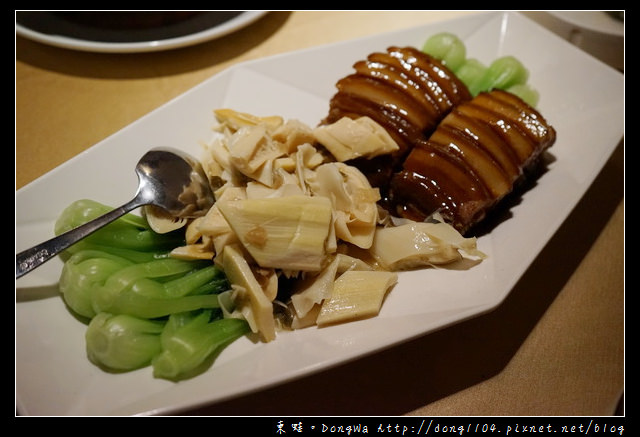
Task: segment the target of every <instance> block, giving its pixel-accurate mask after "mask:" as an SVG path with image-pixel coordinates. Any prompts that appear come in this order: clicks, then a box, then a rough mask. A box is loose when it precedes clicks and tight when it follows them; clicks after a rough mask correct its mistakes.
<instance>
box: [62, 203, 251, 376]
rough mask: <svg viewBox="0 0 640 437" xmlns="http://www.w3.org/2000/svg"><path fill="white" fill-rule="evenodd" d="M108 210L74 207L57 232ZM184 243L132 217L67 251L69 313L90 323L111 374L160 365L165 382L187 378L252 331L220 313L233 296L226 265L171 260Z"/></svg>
mask: <svg viewBox="0 0 640 437" xmlns="http://www.w3.org/2000/svg"><path fill="white" fill-rule="evenodd" d="M109 210H110V208H109V207H107V206H105V205H102V204H100V203H97V202H94V201H91V200H80V201H77V202H74V203H73V204H71V205H70V206H69V207H67V208H66V209H65V210H64V211H63V213H62V214H61V215H60V217H59V218H58V220H57V222H56V226H55V232H56V234H60V233H62V232H65V231H66V230H68V229H71V228H74V227H76V226H79V225H81V224H83V223H85V222H87V221H89V220H91V219H93V218H95V217H97V216H99V215H102V214H104V213H105V212H107V211H109ZM183 244H185V237H184V230H178V231H174V232H171V233H169V234H157V233H155V232H154V231H153V230H152V229H151V228H150V227H149V226H148V224H147V222H146V220H145V219H144V218H143V217H138V216H135V215H132V214H128V215H125V216H123V217H121V218H119V219H117V220H115V221H114V222H112V223H110V224H109V225H107V226H106V227H104V228H102V229H100V230H98V231H96V232H95V233H94V234H92V235H91V236H89V237H88V238H86V239H85V240H83V241H81V242H79V243H78V244H76V245H74V246H72V247H71V248H69V249H67V251H66V253H65V258H66V261H65V263H64V266H63V268H62V273H61V275H60V281H59V289H60V292H61V295H62V297H63V299H64V301H65V303H66V304H67V306H68V308H69V309H70V310H71V311H73V312H74V313H75V314H77V315H78V316H80V317H81V318H84V319H86V320H87V324H88V326H87V331H86V334H85V341H86V348H87V356H88V358H89V360H90V361H91V362H92V363H94V364H96V365H98V366H100V367H101V368H103V369H107V370H111V371H130V370H134V369H139V368H142V367H146V366H150V365H152V364H153V368H154V375H155V376H156V377H158V378H167V379H180V378H186V377H189V375H194V374H195V373H194V372H196V369H204V368H205V364H206V363H207V362H210V359H211V358H212V357H213V355H214V354H215V353H217V352H219V351H220V350H222V348H224V347H225V346H227V345H228V344H229V343H231V342H232V341H234V340H236V339H237V338H239V337H241V336H242V335H244V334H246V333H248V332H249V325H248V323H247V322H246V321H245V320H240V319H226V318H225V317H226V315H225V313H224V312H223V311H222V309H220V301H219V295H220V294H221V293H223V292H226V291H228V290H230V285H229V282H228V280H227V277H226V275H225V274H224V272H223V271H222V269H221V268H220V267H218V266H216V265H214V264H213V262H212V261H208V260H184V259H178V258H173V257H171V256H170V251H171V250H172V249H173V248H175V247H178V246H180V245H183Z"/></svg>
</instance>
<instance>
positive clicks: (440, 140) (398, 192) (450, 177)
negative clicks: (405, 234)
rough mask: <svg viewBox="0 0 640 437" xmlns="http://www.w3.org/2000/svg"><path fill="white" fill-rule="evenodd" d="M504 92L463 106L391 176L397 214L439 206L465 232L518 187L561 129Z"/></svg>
mask: <svg viewBox="0 0 640 437" xmlns="http://www.w3.org/2000/svg"><path fill="white" fill-rule="evenodd" d="M494 94H500V97H495V96H494ZM503 94H505V92H504V91H492V92H489V93H481V94H480V95H479V96H477V97H476V98H474V99H473V100H471V101H469V102H465V103H463V104H461V105H458V106H457V107H456V108H455V109H454V110H453V111H452V112H451V113H450V114H449V115H447V117H446V118H445V119H444V120H443V121H442V123H440V125H439V126H438V128H437V129H436V130H435V132H434V133H433V134H432V135H431V137H430V139H429V140H428V141H426V142H424V143H420V144H418V145H416V146H415V147H414V148H413V149H412V151H411V153H410V154H409V155H408V157H407V159H406V161H405V162H404V164H403V168H402V170H401V171H400V172H398V173H396V174H395V175H394V176H393V177H392V179H391V186H390V189H389V198H390V201H389V204H390V205H392V212H393V213H396V214H400V215H403V216H405V217H407V218H413V219H416V218H417V215H418V214H420V215H421V216H424V217H428V216H429V215H430V214H432V213H434V212H436V211H439V212H440V213H441V214H442V215H443V217H445V219H446V220H447V221H448V222H450V223H451V224H452V225H453V226H454V227H456V229H458V230H459V231H460V232H461V233H465V232H467V231H468V230H469V229H470V228H471V227H472V226H473V225H474V224H476V223H477V222H478V221H480V220H482V218H484V217H485V215H486V213H487V212H488V211H489V210H490V209H491V208H493V207H494V206H495V205H496V204H497V203H498V202H499V201H500V200H502V199H503V198H504V197H505V196H506V195H507V194H509V193H510V192H511V191H512V190H513V187H514V184H515V183H516V181H517V180H518V179H519V178H520V177H521V176H522V174H523V173H524V171H525V170H526V169H527V168H528V166H530V165H531V164H532V163H533V162H535V158H536V157H537V156H539V155H540V153H542V152H543V151H544V150H545V149H547V148H548V147H550V146H551V145H552V144H553V142H554V141H555V137H556V134H555V130H554V129H553V127H551V126H550V125H548V124H547V122H546V121H545V120H544V118H543V117H542V116H541V115H540V114H539V113H538V112H537V111H536V110H535V109H533V108H531V107H530V106H528V105H527V104H526V103H524V102H523V101H519V99H518V98H512V97H511V96H507V97H504V96H503ZM514 97H515V96H514ZM509 149H511V150H512V152H511V153H509V152H508V150H509ZM425 151H428V153H426V152H425ZM436 151H437V153H436ZM525 152H526V153H525ZM451 157H456V159H451ZM494 157H498V158H494ZM447 158H448V159H447ZM507 169H508V170H507ZM417 175H420V177H418V176H417ZM425 181H428V183H427V182H425ZM433 186H437V187H438V189H439V192H438V193H437V195H436V194H434V190H433V188H432V187H433ZM429 197H431V199H429ZM444 198H448V199H453V200H452V201H451V202H443V201H442V199H444ZM417 211H419V213H417Z"/></svg>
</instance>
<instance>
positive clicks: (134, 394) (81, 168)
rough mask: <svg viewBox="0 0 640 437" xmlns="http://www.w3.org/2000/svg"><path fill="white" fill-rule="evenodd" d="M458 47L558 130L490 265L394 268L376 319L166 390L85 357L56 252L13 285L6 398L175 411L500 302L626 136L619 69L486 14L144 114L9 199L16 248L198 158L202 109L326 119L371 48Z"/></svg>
mask: <svg viewBox="0 0 640 437" xmlns="http://www.w3.org/2000/svg"><path fill="white" fill-rule="evenodd" d="M445 30H446V31H450V32H454V33H456V34H458V35H459V36H460V37H461V38H463V39H464V40H465V41H466V44H467V47H468V53H469V54H470V55H472V56H474V57H477V58H479V59H480V60H481V61H484V62H486V63H488V62H490V61H491V60H492V59H494V58H495V57H497V56H500V55H503V54H515V55H517V56H518V58H520V59H521V60H522V62H524V64H525V65H527V66H528V67H529V69H530V73H531V75H530V82H531V83H532V84H534V85H535V86H536V87H537V89H538V90H539V91H540V94H541V100H540V104H539V109H540V111H541V112H542V113H543V114H544V116H545V117H546V118H547V120H548V121H549V122H550V123H551V124H553V126H554V127H555V128H556V130H557V132H558V140H557V142H556V144H555V145H554V146H553V148H552V149H551V154H552V155H553V156H554V157H555V161H554V162H552V163H551V164H550V166H549V170H548V172H546V173H545V174H544V175H542V177H541V178H540V179H539V180H538V181H537V183H536V185H535V187H533V188H532V189H530V190H529V191H527V192H526V193H525V194H524V195H523V198H522V201H521V202H519V203H518V204H517V205H515V206H513V207H512V208H511V210H510V217H509V218H508V219H507V220H506V221H503V222H502V223H500V224H499V225H498V226H497V227H495V228H494V229H493V230H492V231H491V232H490V233H488V234H486V235H483V236H481V237H480V238H479V241H478V245H479V248H480V249H481V250H483V251H485V252H486V253H487V254H488V255H489V257H488V259H486V260H485V261H484V262H482V263H481V264H480V265H478V266H476V267H474V268H472V269H470V270H467V271H448V270H435V269H428V270H422V271H417V272H407V273H402V274H401V275H400V277H399V283H398V285H397V287H396V288H395V289H394V290H393V291H392V292H391V293H390V294H389V296H388V298H387V300H386V301H385V303H384V306H383V308H382V311H381V313H380V315H379V316H378V317H375V318H372V319H369V320H364V321H359V322H354V323H348V324H344V325H341V326H334V327H329V328H323V329H317V328H310V329H306V330H300V331H296V332H286V333H281V334H280V335H279V336H278V338H277V340H276V341H274V342H271V343H268V344H252V343H251V342H250V341H249V340H248V339H245V338H242V339H240V340H239V341H237V342H235V343H233V344H232V345H231V346H229V347H228V348H227V349H226V350H225V351H224V352H223V353H222V354H221V355H220V356H219V357H218V358H217V360H216V361H215V363H214V364H213V366H212V368H211V369H210V370H209V371H208V372H206V373H205V374H202V375H200V376H198V377H196V378H194V379H192V380H188V381H184V382H181V383H179V384H174V383H171V382H168V381H164V380H158V379H154V378H153V377H152V374H151V369H150V368H146V369H142V370H139V371H135V372H131V373H126V374H118V375H114V374H108V373H104V372H102V371H101V370H99V369H98V368H97V367H95V366H93V365H92V364H90V363H89V361H88V360H87V358H86V356H85V350H84V347H85V344H84V337H83V336H84V333H85V326H84V325H83V324H81V323H80V322H79V321H78V320H76V319H74V318H73V317H72V316H71V315H70V314H69V312H68V311H67V310H66V309H65V306H64V304H63V302H62V299H61V298H60V297H59V296H58V295H57V294H56V293H57V291H56V290H57V288H56V283H57V280H58V277H59V274H60V269H61V265H62V264H61V262H60V261H59V260H58V259H54V260H52V261H50V262H49V263H47V264H45V265H44V266H42V267H41V268H39V269H37V270H35V271H34V272H32V273H30V274H29V275H26V276H25V277H23V278H21V279H20V280H19V281H18V282H17V283H16V288H17V290H16V292H17V296H18V299H17V300H18V301H17V304H16V401H17V407H18V410H19V411H20V413H22V414H25V415H131V414H161V413H162V414H170V413H172V412H177V411H180V410H183V409H187V408H191V407H196V406H198V405H202V404H205V403H209V402H216V401H221V400H223V399H228V398H230V397H234V396H238V395H241V394H245V393H247V392H249V391H253V390H259V389H263V388H266V387H269V386H271V385H275V384H279V383H283V382H285V381H289V380H292V379H294V378H297V377H301V376H303V375H307V374H309V373H312V372H316V371H319V370H322V369H326V368H328V367H330V366H334V365H337V364H339V363H343V362H345V361H346V360H350V359H353V358H356V357H359V356H362V355H363V354H368V353H371V352H374V351H377V350H380V349H382V348H386V347H389V346H391V345H394V344H397V343H399V342H401V341H405V340H408V339H411V338H414V337H417V336H420V335H423V334H425V333H429V332H431V331H434V330H436V329H438V328H442V327H444V326H447V325H450V324H453V323H456V322H459V321H461V320H464V319H467V318H470V317H474V316H477V315H479V314H481V313H484V312H487V311H489V310H491V309H493V308H495V307H496V306H498V305H500V303H501V302H502V301H503V299H504V298H505V297H506V296H507V295H508V294H509V292H510V291H511V289H512V287H513V285H514V284H515V282H516V281H517V280H518V279H519V278H520V276H521V275H522V274H523V273H524V272H525V271H526V269H527V268H528V266H529V264H530V263H531V262H532V260H533V259H534V258H535V257H536V256H537V254H538V253H539V251H540V250H541V249H542V248H543V247H544V246H545V244H546V243H547V241H548V240H549V238H550V237H551V236H552V235H553V234H554V233H555V231H556V230H557V228H558V227H559V226H560V225H561V224H562V222H563V221H564V220H565V218H566V217H567V215H568V214H569V212H570V211H571V210H572V208H573V207H574V206H575V204H576V203H577V202H578V201H579V200H580V198H581V197H582V195H583V194H584V192H585V191H586V189H587V188H588V187H589V185H590V184H591V182H592V181H593V180H594V178H595V177H596V175H597V174H598V172H599V171H600V170H601V168H602V167H603V165H604V164H605V162H606V161H607V158H608V157H609V156H610V154H611V153H612V151H613V150H614V148H615V146H616V145H617V144H618V142H619V141H620V139H621V137H622V135H623V115H624V114H623V107H624V91H623V76H622V75H621V74H620V73H618V72H617V71H615V70H613V69H611V68H610V67H608V66H606V65H605V64H603V63H601V62H600V61H597V60H595V59H594V58H592V57H590V56H589V55H587V54H585V53H584V52H581V51H580V50H578V49H576V48H575V47H573V46H572V45H570V44H569V43H567V42H566V41H564V40H562V39H560V38H558V37H556V36H555V35H554V34H552V33H551V32H549V31H547V30H545V29H543V28H541V27H539V26H538V25H537V24H535V23H533V22H532V21H529V20H528V19H526V18H524V17H523V16H521V15H519V14H517V13H483V14H479V15H473V16H468V17H464V18H461V19H457V20H454V21H449V22H441V23H436V24H432V25H429V26H424V27H418V28H413V29H409V30H405V31H400V32H395V33H390V34H384V35H379V36H374V37H369V38H364V39H360V40H356V41H348V42H344V43H340V44H335V45H331V46H323V47H318V48H314V49H311V50H305V51H299V52H294V53H291V54H285V55H281V56H277V57H274V58H268V59H263V60H258V61H255V62H250V63H245V64H240V65H237V66H234V67H233V68H230V69H229V70H227V71H224V72H222V73H221V74H218V75H216V76H215V77H212V78H211V79H209V80H207V81H205V82H204V83H202V84H201V85H199V86H197V87H196V88H194V89H193V90H191V91H189V92H187V93H186V94H184V95H182V96H180V97H178V98H177V99H175V100H173V101H171V102H170V103H168V104H166V105H165V106H163V107H161V108H159V109H157V110H156V111H153V112H152V113H150V114H148V115H147V116H145V117H143V118H142V119H140V120H139V121H137V122H135V123H134V124H132V125H130V126H129V127H127V128H125V129H123V130H122V131H120V132H118V133H116V134H115V135H113V136H111V137H109V138H107V139H106V140H104V141H103V142H101V143H99V144H97V145H95V146H94V147H92V148H91V149H89V150H88V151H87V152H86V153H83V154H81V155H79V156H77V157H75V158H74V159H72V160H70V161H68V162H67V163H65V164H63V165H61V166H60V167H59V168H57V169H55V170H53V171H52V172H50V173H48V174H46V175H45V176H43V177H42V178H40V179H38V180H36V181H34V182H33V183H31V184H29V185H28V186H26V187H24V188H23V189H21V190H19V191H18V192H17V193H16V250H22V249H25V248H27V247H29V246H31V245H33V244H35V243H38V242H40V241H42V240H44V239H47V238H50V237H51V236H52V228H53V223H54V221H55V219H56V217H57V215H58V214H59V213H60V212H61V210H62V209H63V208H64V207H66V206H67V205H68V204H70V203H71V202H73V201H75V200H77V199H80V198H92V199H95V200H99V201H101V202H103V203H106V204H110V205H114V206H116V205H121V204H123V203H124V202H126V201H128V200H129V199H130V198H131V197H132V196H133V193H134V190H135V187H136V183H137V180H136V176H135V174H134V171H133V169H134V166H135V163H136V162H137V160H138V158H139V157H140V156H141V155H142V154H143V153H144V152H145V151H146V150H147V149H148V148H149V147H152V146H179V147H183V148H184V149H185V150H186V151H188V152H191V153H193V154H196V155H198V156H199V154H200V152H201V150H200V148H199V147H200V146H199V145H198V144H199V141H200V140H203V139H204V140H207V139H208V138H209V132H210V131H209V129H210V127H211V125H212V124H213V122H214V120H213V116H212V109H215V108H217V107H231V108H234V109H237V110H240V111H246V112H251V113H254V114H258V115H270V114H279V115H282V116H284V117H286V118H298V119H300V120H302V121H304V122H307V123H309V124H311V125H313V124H315V123H317V122H318V121H319V120H320V119H321V118H323V117H324V115H325V113H326V111H327V108H328V100H329V99H330V97H331V96H332V95H333V93H334V84H335V82H336V81H337V80H338V79H339V78H340V77H342V76H344V75H345V74H348V73H350V72H351V66H352V64H353V63H354V62H355V61H356V60H359V59H361V58H363V57H364V56H366V55H367V54H368V53H370V52H373V51H378V50H384V49H385V48H386V47H387V46H389V45H392V44H402V45H414V46H420V45H421V44H422V43H423V42H424V41H425V39H426V38H427V37H428V36H429V35H431V34H433V33H435V32H439V31H445Z"/></svg>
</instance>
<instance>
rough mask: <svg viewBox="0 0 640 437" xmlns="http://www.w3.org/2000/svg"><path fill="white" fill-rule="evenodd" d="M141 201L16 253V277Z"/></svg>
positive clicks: (131, 208) (121, 214)
mask: <svg viewBox="0 0 640 437" xmlns="http://www.w3.org/2000/svg"><path fill="white" fill-rule="evenodd" d="M142 204H143V203H141V202H140V201H139V199H138V198H137V197H136V198H135V199H133V200H131V201H130V202H128V203H126V204H124V205H122V206H120V207H118V208H116V209H114V210H112V211H110V212H108V213H106V214H104V215H101V216H100V217H97V218H95V219H93V220H91V221H89V222H87V223H85V224H83V225H80V226H78V227H77V228H74V229H71V230H69V231H67V232H65V233H63V234H60V235H58V236H57V237H54V238H52V239H50V240H47V241H45V242H43V243H40V244H38V245H37V246H33V247H32V248H30V249H27V250H24V251H22V252H20V253H19V254H17V255H16V279H18V278H20V277H21V276H23V275H25V274H27V273H29V272H30V271H31V270H33V269H35V268H36V267H39V266H40V265H42V264H44V263H45V262H47V261H48V260H50V259H51V258H53V257H54V256H56V255H57V254H59V253H60V252H62V251H63V250H65V249H67V248H68V247H69V246H71V245H73V244H74V243H77V242H78V241H80V240H82V239H83V238H85V237H87V236H88V235H90V234H92V233H93V232H95V231H97V230H98V229H100V228H102V227H103V226H106V225H108V224H109V223H111V222H112V221H114V220H116V219H117V218H119V217H122V216H123V215H125V214H126V213H128V212H130V211H132V210H133V209H135V208H137V207H139V206H141V205H142Z"/></svg>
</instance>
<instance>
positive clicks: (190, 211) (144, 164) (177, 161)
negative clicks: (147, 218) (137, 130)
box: [16, 148, 214, 279]
mask: <svg viewBox="0 0 640 437" xmlns="http://www.w3.org/2000/svg"><path fill="white" fill-rule="evenodd" d="M135 171H136V174H137V175H138V189H137V191H136V195H135V197H134V198H133V199H131V200H130V201H129V202H127V203H125V204H124V205H122V206H120V207H118V208H115V209H114V210H112V211H110V212H108V213H106V214H104V215H102V216H100V217H97V218H95V219H94V220H91V221H89V222H87V223H85V224H83V225H81V226H78V227H77V228H74V229H71V230H69V231H67V232H65V233H63V234H60V235H58V236H56V237H54V238H52V239H50V240H47V241H45V242H43V243H41V244H38V245H37V246H34V247H32V248H30V249H27V250H25V251H23V252H20V253H19V254H17V255H16V279H17V278H20V277H21V276H23V275H25V274H27V273H28V272H30V271H31V270H33V269H35V268H36V267H38V266H40V265H42V264H43V263H45V262H46V261H48V260H50V259H51V258H53V257H54V256H55V255H57V254H58V253H60V252H62V251H63V250H65V249H67V248H68V247H70V246H71V245H73V244H74V243H76V242H78V241H80V240H82V239H83V238H85V237H87V236H88V235H90V234H92V233H93V232H95V231H97V230H98V229H100V228H102V227H103V226H106V225H107V224H109V223H111V222H113V221H114V220H116V219H117V218H119V217H122V216H123V215H125V214H127V213H129V212H131V211H133V210H134V209H136V208H139V207H141V206H144V205H154V206H157V207H159V208H162V209H163V210H165V211H166V212H167V213H169V214H170V215H172V216H174V217H179V218H195V217H199V216H202V215H204V214H205V213H206V212H207V211H208V210H209V208H211V206H212V205H213V203H214V196H213V190H212V187H211V184H210V183H209V179H208V178H207V176H206V174H205V173H204V171H203V169H202V166H201V165H200V163H199V162H198V161H197V160H196V159H195V158H193V157H192V156H190V155H189V154H186V153H184V152H182V151H179V150H176V149H171V148H155V149H151V150H149V151H148V152H147V153H145V154H144V155H143V156H142V158H140V161H138V164H137V165H136V168H135Z"/></svg>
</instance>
